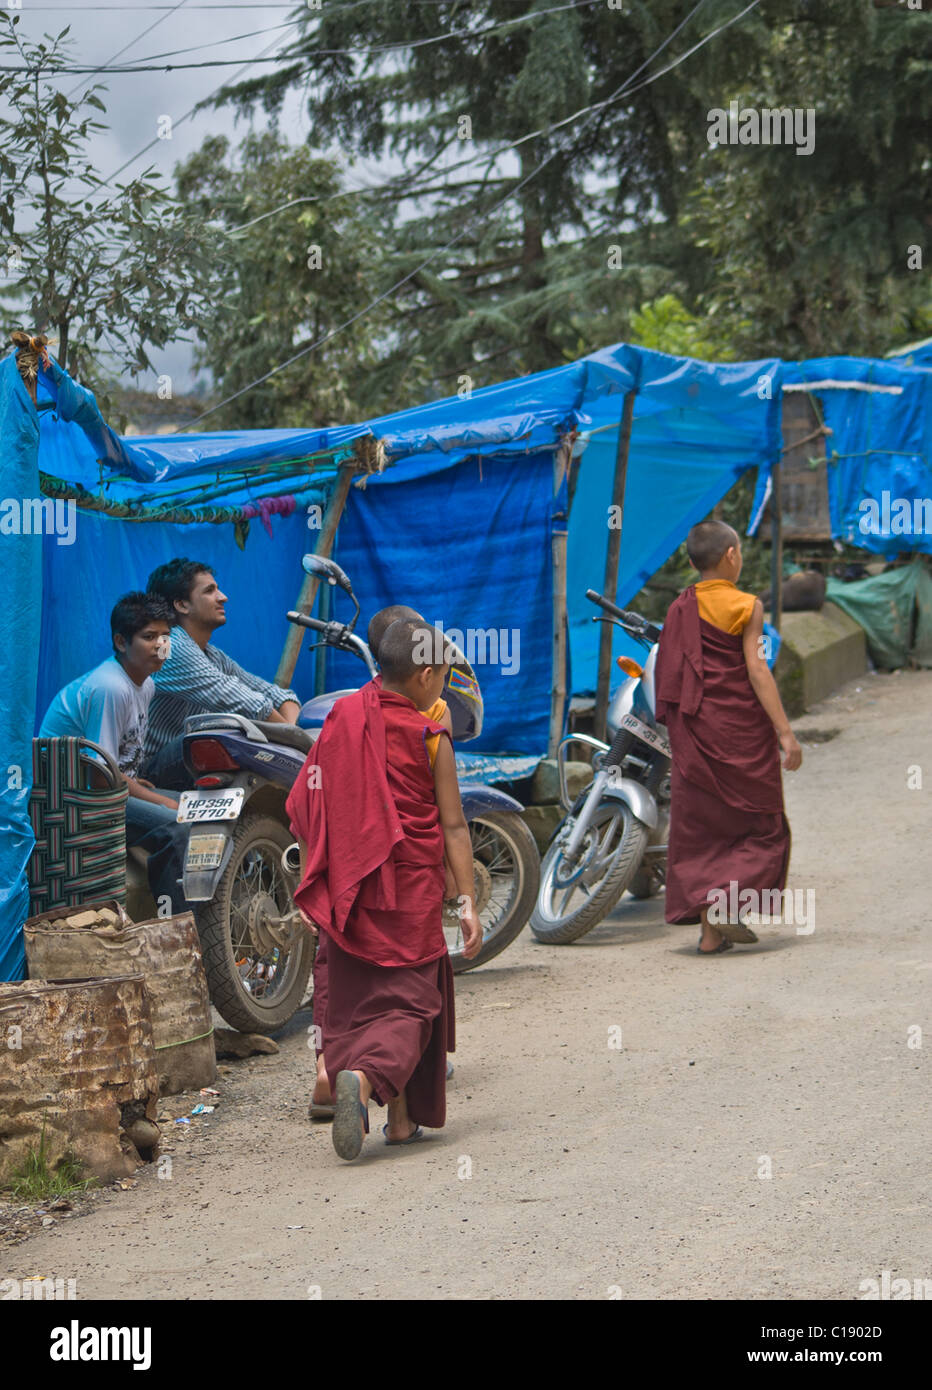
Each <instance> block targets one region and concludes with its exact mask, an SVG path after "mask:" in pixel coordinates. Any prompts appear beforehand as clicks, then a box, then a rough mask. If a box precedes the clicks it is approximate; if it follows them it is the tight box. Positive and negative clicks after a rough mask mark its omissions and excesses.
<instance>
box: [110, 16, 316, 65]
mask: <svg viewBox="0 0 932 1390" xmlns="http://www.w3.org/2000/svg"><path fill="white" fill-rule="evenodd" d="M290 28H291V24H290V23H288V22H287V21H286V22H285V23H284V24H267V25H266V26H265V28H264V29H253V30H251V31H250V32H249V33H248V34H234V35H233V36H232V37H231V38H229V39H211V40H210V42H209V43H196V44H192V45H191V47H190V48H173V49H172V50H171V51H170V52H169V53H150V54H149V56H148V57H147V58H140V59H139V60H138V61H139V62H140V63H151V62H154V61H155V60H156V58H176V57H178V56H179V54H182V53H199V52H200V51H201V49H203V48H219V47H220V45H221V44H224V43H242V42H243V40H244V39H256V38H260V37H261V36H262V35H263V34H275V33H278V32H279V31H280V30H282V29H290ZM237 61H239V60H237Z"/></svg>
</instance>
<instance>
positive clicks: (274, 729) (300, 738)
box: [252, 719, 317, 753]
mask: <svg viewBox="0 0 932 1390" xmlns="http://www.w3.org/2000/svg"><path fill="white" fill-rule="evenodd" d="M252 722H253V723H254V724H255V726H256V728H257V729H258V730H259V732H260V733H261V734H265V736H266V738H267V739H268V741H269V743H279V744H282V745H283V746H284V747H285V748H296V749H297V750H298V752H299V753H308V752H310V750H311V748H312V747H313V744H314V738H315V735H316V733H317V730H316V729H315V730H313V731H312V730H310V729H299V728H298V726H297V725H296V724H269V723H267V722H266V721H265V720H261V719H254V720H253V721H252Z"/></svg>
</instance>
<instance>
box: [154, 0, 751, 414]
mask: <svg viewBox="0 0 932 1390" xmlns="http://www.w3.org/2000/svg"><path fill="white" fill-rule="evenodd" d="M705 3H706V0H698V3H697V4H695V5H694V6H693V8H692V9H691V10H690V12H689V14H688V15H687V16H686V18H685V19H683V20H682V21H681V22H680V23H679V24H678V25H677V26H676V28H675V29H674V30H673V32H672V33H671V34H670V35H669V36H668V37H667V38H666V39H664V41H663V43H662V44H660V45H659V46H658V47H657V48H656V49H655V50H654V52H653V53H652V54H651V55H650V57H648V58H646V59H645V60H644V62H643V63H642V64H641V66H640V67H639V68H637V69H636V70H635V71H634V72H633V73H632V74H631V76H630V77H629V78H626V80H625V81H624V82H623V83H622V84H621V86H620V87H618V88H617V89H616V91H615V92H613V93H612V96H611V97H609V98H608V99H607V100H606V101H604V102H599V103H598V104H597V105H596V106H595V107H594V108H593V111H592V112H591V113H590V120H591V119H592V118H593V117H594V116H595V113H596V111H598V110H601V109H602V108H603V107H605V106H607V105H608V104H609V103H610V102H612V101H614V100H617V99H618V98H619V97H621V96H622V95H631V92H630V91H629V90H628V89H629V88H630V85H631V83H632V82H633V81H634V79H635V78H636V77H638V76H640V74H641V73H642V72H643V71H644V69H645V68H646V67H648V66H649V65H650V64H651V63H652V62H653V61H654V59H655V58H656V57H657V56H658V55H659V54H660V53H662V52H663V50H664V49H665V48H666V47H667V46H668V44H670V43H671V42H672V40H673V39H674V38H675V37H676V36H677V34H678V33H680V31H681V30H682V29H683V28H684V27H685V26H686V25H687V24H688V23H689V21H690V20H691V19H692V18H693V17H694V15H696V14H698V12H699V10H701V9H702V7H703V5H704V4H705ZM760 3H761V0H751V3H750V4H749V5H747V6H746V7H745V8H744V9H743V10H741V11H740V12H739V13H738V14H737V15H735V16H733V18H732V19H730V20H727V21H726V22H725V23H723V24H721V25H719V26H718V28H717V29H713V30H712V32H711V33H710V34H707V35H706V36H705V37H704V38H703V39H702V40H700V42H699V43H697V44H694V45H693V47H692V48H691V49H688V50H687V52H686V53H685V54H683V55H682V57H680V58H678V59H677V61H676V62H675V63H673V64H671V65H669V66H668V67H667V68H665V69H663V70H662V71H661V72H658V73H656V74H655V75H654V76H653V77H651V78H649V79H648V80H647V81H645V82H644V83H642V84H641V87H645V86H648V85H649V84H650V82H652V81H656V80H657V79H658V78H660V77H663V76H664V75H665V74H666V73H667V72H669V71H671V69H672V68H673V67H677V66H678V65H679V64H680V63H681V62H684V61H685V59H686V58H688V57H689V56H690V55H691V54H693V53H695V52H696V51H697V49H699V48H702V47H703V46H704V45H705V44H706V43H709V42H710V41H711V40H712V39H713V38H716V37H717V36H718V35H719V34H721V33H723V32H724V30H725V29H728V28H730V27H731V25H732V24H735V23H737V21H738V20H739V19H743V18H744V16H745V15H746V14H749V13H750V12H751V10H754V9H756V8H757V6H758V5H759V4H760ZM587 124H589V121H587ZM557 153H558V151H557V150H552V151H551V152H550V154H548V155H547V156H546V157H545V158H544V159H542V160H541V161H540V163H539V164H538V165H536V166H535V168H533V169H532V170H531V172H530V173H529V174H527V175H526V176H525V177H524V178H523V179H522V180H521V182H520V183H519V184H518V185H517V186H516V187H515V188H513V189H512V190H511V191H510V192H509V193H507V194H506V195H505V196H504V197H503V198H502V199H500V200H499V202H498V203H496V204H495V205H494V206H493V207H492V208H490V209H489V211H488V212H487V213H486V218H489V217H492V216H493V215H494V214H495V213H496V212H498V211H499V210H500V209H501V208H502V207H504V206H505V204H506V203H508V202H510V201H511V200H512V199H513V198H514V197H515V195H516V194H518V193H520V192H521V190H522V189H523V188H525V187H526V186H527V185H528V184H529V183H530V182H531V180H532V179H534V178H536V177H537V175H538V174H539V173H540V172H541V170H542V169H544V168H545V167H546V165H548V164H549V163H550V162H551V160H552V159H554V157H555V156H556V154H557ZM468 230H469V229H468V228H467V227H463V228H462V229H461V230H460V231H459V232H457V234H456V236H454V237H452V238H451V239H450V240H449V241H448V242H447V243H446V244H445V245H444V246H441V247H438V249H437V250H436V251H432V252H431V254H430V255H429V256H427V257H425V259H424V260H423V261H421V262H420V264H419V265H417V266H415V268H414V270H411V271H409V272H408V274H407V275H405V276H403V277H402V278H401V279H400V280H397V281H396V282H395V283H394V284H393V285H391V286H390V287H389V288H388V289H387V290H384V291H383V292H382V293H381V294H380V295H377V296H376V297H375V299H373V300H372V301H371V303H369V304H367V305H365V306H364V307H363V308H362V309H360V310H359V311H358V313H355V314H353V315H352V317H351V318H349V319H347V320H346V321H345V322H343V323H341V324H339V325H338V326H337V327H336V328H334V329H332V330H331V331H330V332H329V333H325V334H324V335H323V336H322V337H321V338H318V339H317V340H316V341H315V342H313V343H310V344H309V345H308V346H307V347H305V348H301V350H300V351H299V352H296V353H294V354H292V356H291V357H289V358H288V359H287V360H286V361H284V362H280V363H279V364H278V365H277V366H275V367H272V368H271V370H270V371H268V372H265V373H264V374H263V375H262V376H260V377H258V378H257V379H256V380H255V381H252V382H250V383H249V385H247V386H243V387H241V388H240V390H239V391H234V393H233V394H232V395H231V396H227V397H226V398H225V399H224V400H222V401H219V402H218V404H217V405H214V406H211V407H210V409H209V410H205V411H203V412H202V414H200V415H197V416H195V418H194V419H193V420H190V421H188V422H187V424H188V425H189V426H191V425H197V424H200V422H201V421H202V420H206V419H207V417H208V416H210V415H214V414H216V412H217V411H218V410H222V409H223V407H224V406H226V405H230V404H231V402H233V401H235V400H238V399H239V397H240V396H244V395H246V393H247V392H249V391H252V390H254V389H255V387H257V386H261V385H263V384H264V383H265V382H266V381H268V380H269V379H270V378H271V377H273V376H276V375H277V374H278V373H279V372H282V371H284V370H285V369H286V368H287V367H290V366H291V365H292V364H293V363H294V362H297V361H299V360H300V359H301V358H302V357H306V356H307V355H308V353H310V352H314V351H315V349H317V348H318V347H321V346H322V345H323V344H324V343H326V342H329V341H330V340H331V339H332V338H335V337H336V336H337V334H338V333H342V332H343V331H344V330H345V329H347V328H351V327H352V325H353V324H354V323H358V321H359V320H360V319H361V318H364V317H365V316H366V314H368V313H369V312H370V311H371V310H372V309H375V308H377V307H378V305H379V304H381V303H383V302H384V301H385V300H386V299H388V298H390V297H391V296H392V295H394V294H395V293H396V292H397V291H398V290H400V289H401V287H402V286H403V285H406V284H407V283H408V281H409V280H413V279H414V277H415V276H416V275H419V274H420V273H421V271H422V270H425V269H426V267H427V266H429V265H430V264H431V263H432V262H433V261H435V260H437V259H438V258H439V257H440V256H442V255H444V254H445V253H446V252H447V251H449V250H450V249H451V247H453V246H455V245H456V244H457V242H459V241H461V240H462V239H463V237H464V236H465V235H466V233H467V231H468ZM175 433H176V434H177V433H178V431H177V430H176V431H175Z"/></svg>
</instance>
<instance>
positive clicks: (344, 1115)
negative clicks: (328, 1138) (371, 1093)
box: [332, 1071, 369, 1160]
mask: <svg viewBox="0 0 932 1390" xmlns="http://www.w3.org/2000/svg"><path fill="white" fill-rule="evenodd" d="M334 1101H335V1104H334V1109H333V1130H332V1136H333V1147H334V1149H335V1150H336V1152H337V1154H338V1156H339V1157H340V1158H345V1159H347V1160H350V1159H353V1158H358V1157H359V1155H360V1153H361V1151H362V1144H363V1130H365V1132H366V1134H368V1133H369V1111H368V1110H367V1109H366V1107H365V1106H364V1105H363V1103H362V1100H361V1098H360V1094H359V1077H358V1076H357V1075H356V1073H355V1072H354V1071H340V1072H337V1084H336V1087H335V1089H334Z"/></svg>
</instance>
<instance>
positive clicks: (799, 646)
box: [774, 603, 867, 718]
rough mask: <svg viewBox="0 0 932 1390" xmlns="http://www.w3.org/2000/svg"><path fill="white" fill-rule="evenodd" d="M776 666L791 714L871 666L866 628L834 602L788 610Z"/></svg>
mask: <svg viewBox="0 0 932 1390" xmlns="http://www.w3.org/2000/svg"><path fill="white" fill-rule="evenodd" d="M781 636H782V638H783V644H782V646H781V647H780V655H779V656H778V657H777V664H776V668H775V670H774V676H775V677H776V681H777V685H778V687H779V689H780V697H781V699H782V700H783V704H784V707H785V708H786V712H787V714H788V715H789V716H790V718H793V717H795V716H796V715H799V714H802V712H803V711H804V710H807V709H809V708H810V707H811V706H812V705H815V704H818V702H819V701H820V700H824V699H825V697H826V696H827V695H831V694H832V693H833V692H834V691H835V690H837V689H838V687H839V686H840V685H844V683H845V682H846V681H849V680H852V679H853V678H854V677H855V676H861V675H863V674H864V672H865V671H866V670H867V639H866V637H865V633H864V629H863V628H862V627H861V626H860V625H859V624H858V623H856V622H855V621H854V619H853V618H849V617H848V615H847V613H843V612H842V610H841V609H840V608H838V607H836V605H835V604H834V603H825V604H823V605H822V609H821V611H820V612H818V613H784V615H783V630H782V632H781Z"/></svg>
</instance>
